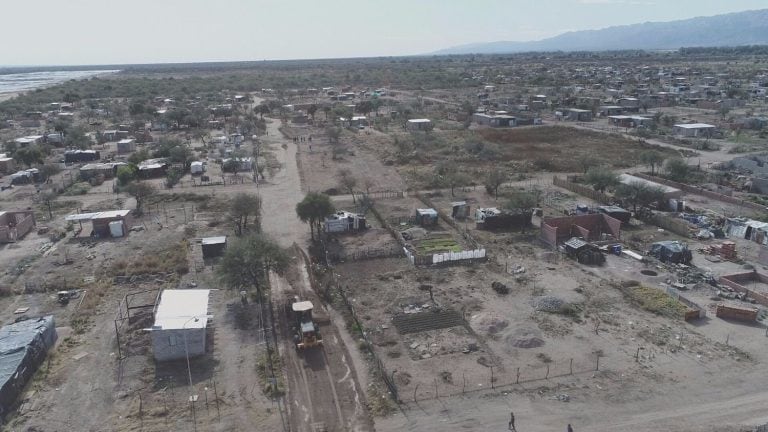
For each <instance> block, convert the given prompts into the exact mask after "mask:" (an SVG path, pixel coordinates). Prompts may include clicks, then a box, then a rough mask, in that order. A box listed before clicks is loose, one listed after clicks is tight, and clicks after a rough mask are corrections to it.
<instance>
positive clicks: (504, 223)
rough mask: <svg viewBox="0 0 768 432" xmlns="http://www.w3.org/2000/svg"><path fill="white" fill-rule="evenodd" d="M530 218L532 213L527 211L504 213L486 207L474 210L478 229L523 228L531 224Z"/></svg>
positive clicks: (494, 208)
mask: <svg viewBox="0 0 768 432" xmlns="http://www.w3.org/2000/svg"><path fill="white" fill-rule="evenodd" d="M532 217H533V211H532V210H527V209H519V210H516V211H504V210H499V209H498V208H496V207H487V208H478V209H476V210H475V223H476V224H477V227H478V228H480V229H489V230H492V229H511V228H525V227H527V226H528V225H530V224H531V218H532Z"/></svg>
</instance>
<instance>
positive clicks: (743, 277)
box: [719, 270, 768, 306]
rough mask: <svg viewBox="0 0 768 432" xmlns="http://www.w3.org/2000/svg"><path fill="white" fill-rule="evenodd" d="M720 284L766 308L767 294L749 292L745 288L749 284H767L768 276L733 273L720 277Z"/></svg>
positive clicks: (753, 273) (754, 273) (751, 273)
mask: <svg viewBox="0 0 768 432" xmlns="http://www.w3.org/2000/svg"><path fill="white" fill-rule="evenodd" d="M719 282H720V283H721V284H723V285H725V286H727V287H730V288H731V289H733V290H734V291H738V292H740V293H745V294H747V297H750V298H753V299H755V300H756V301H757V302H758V303H760V304H761V305H763V306H768V293H766V292H757V291H754V290H750V289H749V288H747V286H748V285H749V284H750V282H757V283H764V284H768V276H766V275H764V274H762V273H758V272H757V271H754V270H753V271H751V272H744V273H734V274H729V275H723V276H720V281H719Z"/></svg>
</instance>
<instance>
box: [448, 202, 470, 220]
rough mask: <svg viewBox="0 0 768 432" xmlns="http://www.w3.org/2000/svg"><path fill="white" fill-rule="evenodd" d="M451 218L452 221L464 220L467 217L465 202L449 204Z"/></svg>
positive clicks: (467, 209)
mask: <svg viewBox="0 0 768 432" xmlns="http://www.w3.org/2000/svg"><path fill="white" fill-rule="evenodd" d="M451 217H452V218H454V219H466V218H468V217H469V204H467V202H466V201H456V202H452V203H451Z"/></svg>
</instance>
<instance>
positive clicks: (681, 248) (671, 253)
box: [648, 240, 693, 264]
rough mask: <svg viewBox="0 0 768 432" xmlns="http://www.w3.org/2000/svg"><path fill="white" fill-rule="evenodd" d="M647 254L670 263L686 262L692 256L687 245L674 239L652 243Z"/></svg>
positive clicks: (688, 261) (689, 260)
mask: <svg viewBox="0 0 768 432" xmlns="http://www.w3.org/2000/svg"><path fill="white" fill-rule="evenodd" d="M648 255H651V256H653V257H655V258H657V259H658V260H659V261H661V262H668V263H672V264H688V263H690V262H691V259H692V258H693V256H692V254H691V251H690V250H689V249H688V246H687V245H686V244H685V243H682V242H679V241H676V240H675V241H660V242H656V243H653V244H652V245H651V249H650V251H648Z"/></svg>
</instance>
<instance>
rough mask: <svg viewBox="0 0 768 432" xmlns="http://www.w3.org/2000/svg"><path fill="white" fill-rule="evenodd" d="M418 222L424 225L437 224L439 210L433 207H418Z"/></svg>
mask: <svg viewBox="0 0 768 432" xmlns="http://www.w3.org/2000/svg"><path fill="white" fill-rule="evenodd" d="M416 223H417V224H419V226H422V227H427V226H435V225H437V210H435V209H433V208H422V209H416Z"/></svg>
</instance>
